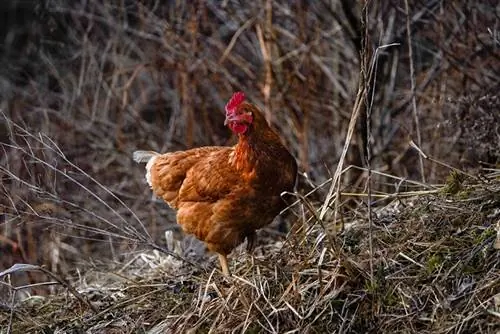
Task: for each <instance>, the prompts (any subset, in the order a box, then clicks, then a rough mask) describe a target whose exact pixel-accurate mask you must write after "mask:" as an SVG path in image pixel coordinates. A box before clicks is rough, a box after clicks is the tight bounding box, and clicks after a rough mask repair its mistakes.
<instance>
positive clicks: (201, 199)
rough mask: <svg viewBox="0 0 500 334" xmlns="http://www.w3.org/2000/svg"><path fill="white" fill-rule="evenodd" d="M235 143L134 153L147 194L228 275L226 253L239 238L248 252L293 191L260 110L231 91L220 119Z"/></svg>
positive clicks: (289, 162)
mask: <svg viewBox="0 0 500 334" xmlns="http://www.w3.org/2000/svg"><path fill="white" fill-rule="evenodd" d="M224 124H225V125H227V126H228V127H229V128H230V129H231V131H232V132H233V133H235V134H236V135H237V136H238V143H237V144H236V145H235V146H233V147H224V146H222V147H221V146H210V147H200V148H195V149H191V150H187V151H178V152H171V153H165V154H159V153H156V152H152V151H136V152H134V155H133V157H134V160H135V161H137V162H146V163H147V164H146V179H147V182H148V183H149V185H150V186H151V188H152V189H153V192H154V193H155V194H156V195H157V196H159V197H161V198H163V199H164V200H165V201H166V202H167V203H168V204H169V205H170V207H172V208H174V209H176V210H177V222H178V223H179V224H180V225H181V226H182V229H183V230H184V232H186V233H189V234H193V235H195V236H196V237H197V238H198V239H200V240H202V241H204V242H205V243H206V245H207V247H208V249H209V250H210V251H213V252H216V253H218V254H219V260H220V264H221V267H222V272H223V273H224V274H225V275H227V276H229V275H230V273H229V267H228V264H227V255H228V254H229V253H231V251H232V250H233V249H234V248H235V247H236V246H238V245H239V244H241V243H242V242H243V241H244V240H245V238H246V239H247V242H248V247H249V249H251V248H252V247H253V244H254V238H255V231H256V230H257V229H260V228H262V227H263V226H265V225H267V224H269V223H271V222H272V221H273V219H274V218H275V217H276V215H278V214H279V212H280V211H281V210H282V209H284V208H285V202H284V201H283V200H282V198H281V193H282V192H284V191H288V192H290V191H293V188H294V185H295V179H296V175H297V164H296V162H295V159H294V157H293V156H292V155H291V154H290V152H289V151H288V150H287V149H286V147H285V146H284V145H283V144H282V143H281V140H280V138H279V135H278V134H277V133H276V131H274V130H273V129H272V128H271V127H270V126H269V124H268V123H267V121H266V119H265V118H264V116H263V115H262V113H261V112H260V110H259V109H258V108H257V107H256V106H254V105H252V104H249V103H247V102H245V95H244V94H243V93H241V92H237V93H235V94H234V95H233V97H232V98H231V100H230V101H229V102H228V104H227V105H226V121H225V123H224Z"/></svg>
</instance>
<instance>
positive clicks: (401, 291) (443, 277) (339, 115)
mask: <svg viewBox="0 0 500 334" xmlns="http://www.w3.org/2000/svg"><path fill="white" fill-rule="evenodd" d="M368 3H369V5H368V6H366V7H365V8H358V7H352V5H350V3H349V2H348V1H334V2H331V3H327V2H324V1H317V2H300V1H299V2H294V3H293V4H290V3H289V2H286V1H267V0H266V1H264V0H262V1H257V2H255V3H252V4H248V5H246V6H244V7H243V6H242V5H241V4H240V3H239V2H236V1H223V2H219V1H202V2H186V3H184V2H174V1H171V2H166V3H160V2H158V3H156V2H152V1H138V2H136V1H130V2H129V1H120V2H109V3H107V4H104V5H103V4H101V3H100V2H98V1H93V0H92V1H81V2H78V1H76V2H72V3H71V4H70V5H68V4H67V3H66V2H63V1H46V2H44V3H43V5H42V4H40V5H39V6H36V7H35V8H31V7H29V8H24V10H25V11H27V13H28V14H26V16H25V17H28V18H31V19H30V20H28V21H29V23H27V24H25V26H24V28H23V29H24V30H22V31H17V30H15V29H14V28H12V27H11V28H12V30H10V31H11V34H10V35H5V36H4V35H1V36H0V38H3V41H4V42H5V43H3V44H2V45H3V46H2V49H0V51H2V52H0V64H2V65H3V66H2V68H0V97H1V99H0V118H1V119H2V121H1V122H0V151H1V152H2V153H1V154H0V162H1V164H0V194H2V195H1V196H0V253H1V258H0V266H1V267H0V268H5V269H7V268H9V267H11V266H12V265H14V264H21V263H25V264H30V265H18V266H14V267H11V269H10V270H8V271H4V272H3V273H1V274H0V276H1V277H0V326H1V328H2V329H1V330H0V332H2V333H3V331H5V332H23V331H31V332H52V331H60V332H72V331H73V332H83V331H89V332H113V331H114V332H151V333H161V332H165V331H171V332H186V331H188V330H190V331H191V332H210V331H211V332H221V331H233V332H250V333H252V332H279V333H282V332H283V333H284V332H290V333H291V332H339V333H340V332H342V333H345V332H353V333H365V332H374V333H375V332H391V331H394V332H401V333H409V332H415V333H416V332H418V333H425V332H428V333H431V332H432V333H460V332H463V333H468V332H477V333H480V332H483V333H495V332H497V331H498V330H500V328H498V326H497V325H496V324H497V323H499V319H498V318H499V314H500V309H499V305H500V302H499V298H500V297H499V293H500V283H499V282H500V277H499V276H500V273H499V269H498V268H499V267H500V264H499V253H498V247H500V246H498V245H499V244H500V240H497V242H498V244H495V241H496V238H495V236H496V230H495V229H496V228H497V229H500V226H497V225H499V224H500V222H499V219H500V218H499V211H498V207H499V189H500V184H499V182H498V180H499V177H500V176H499V174H500V172H499V170H498V166H499V163H500V160H499V159H500V156H499V154H498V152H500V146H499V145H500V137H499V124H500V119H499V117H500V114H499V113H498V108H499V97H498V91H500V80H499V78H500V73H499V69H500V66H498V64H499V63H500V60H499V59H498V52H496V51H497V50H498V48H499V47H500V44H499V38H498V36H499V35H498V24H499V19H498V8H497V7H498V6H497V5H496V2H494V1H488V0H482V1H479V2H477V1H474V2H473V1H466V0H463V1H459V2H449V3H448V2H439V1H419V0H415V1H407V2H405V3H404V4H403V5H402V4H401V2H400V1H386V2H380V1H371V2H368ZM19 6H22V2H19ZM19 22H22V20H20V21H19ZM22 27H23V26H22V25H20V26H16V29H21V28H22ZM7 42H9V43H11V44H8V43H7ZM5 46H10V47H11V48H10V49H6V48H5ZM6 50H7V51H8V52H7V51H6ZM16 52H18V53H16ZM235 90H243V91H245V93H246V94H247V95H248V96H249V98H250V100H251V101H252V102H254V103H256V104H258V105H259V106H261V107H262V109H263V110H265V112H266V116H267V117H268V119H269V120H270V121H271V123H272V124H273V125H274V126H275V127H276V128H277V129H278V131H279V132H280V133H281V134H282V135H283V138H284V140H285V142H286V144H287V145H288V146H289V147H290V149H291V151H292V152H293V153H294V155H295V156H296V157H297V159H298V161H299V164H300V168H301V170H302V171H304V172H305V173H306V174H305V175H306V176H307V177H302V176H301V177H300V180H299V185H298V189H297V193H295V194H291V195H292V196H291V198H292V199H288V200H289V201H290V203H291V206H290V208H289V210H287V212H285V213H284V214H283V215H282V218H280V222H279V225H280V227H279V228H278V229H276V228H269V229H265V230H264V231H261V232H260V240H261V242H260V245H259V247H258V248H257V250H256V253H255V254H254V257H250V256H249V255H246V254H243V253H242V251H241V250H238V251H236V252H235V254H234V255H233V256H232V259H233V263H232V266H233V272H234V273H235V275H234V277H233V278H232V279H230V280H226V279H223V278H222V277H221V275H220V273H219V272H218V271H213V268H214V267H216V262H215V261H214V260H213V259H212V258H211V257H209V255H207V254H206V253H205V251H204V249H203V247H202V246H201V245H200V243H198V242H197V241H196V240H193V239H192V238H184V239H183V240H182V241H181V243H180V245H179V244H177V245H176V241H175V240H172V239H171V236H172V233H171V232H170V231H171V230H175V229H176V227H175V220H174V215H173V213H172V211H170V210H169V209H167V208H166V206H165V205H164V204H163V203H161V202H157V201H152V200H151V198H150V192H149V190H148V189H147V187H146V186H145V183H144V180H143V169H142V168H141V167H138V166H136V165H135V164H134V163H133V161H132V159H131V157H130V154H131V152H132V151H134V150H136V149H139V148H140V149H148V148H150V149H154V150H158V151H166V150H177V149H186V148H190V147H194V146H200V145H212V144H230V143H231V141H232V140H233V139H231V138H230V137H229V132H228V131H227V129H225V128H224V127H223V125H222V123H223V121H222V119H223V113H222V110H223V105H224V103H225V101H226V100H227V98H228V97H229V96H230V95H231V94H232V92H233V91H235ZM365 144H367V145H365ZM366 158H368V159H366ZM445 180H446V181H445ZM294 200H295V202H294ZM292 203H293V204H292ZM285 225H286V226H285ZM283 226H285V228H283ZM287 227H288V228H287ZM166 229H167V230H168V232H167V233H165V230H166ZM284 229H285V230H287V231H288V230H289V232H288V233H283V230H284ZM174 234H175V233H174ZM285 234H286V236H285ZM174 246H175V247H174ZM495 247H497V248H495ZM4 328H5V330H4Z"/></svg>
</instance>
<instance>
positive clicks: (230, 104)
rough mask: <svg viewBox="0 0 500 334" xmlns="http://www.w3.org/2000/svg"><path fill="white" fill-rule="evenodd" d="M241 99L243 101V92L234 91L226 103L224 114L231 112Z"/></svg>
mask: <svg viewBox="0 0 500 334" xmlns="http://www.w3.org/2000/svg"><path fill="white" fill-rule="evenodd" d="M243 101H245V93H243V92H236V93H234V94H233V96H232V97H231V100H229V102H228V103H227V104H226V114H227V113H230V112H232V111H233V110H234V109H235V108H236V107H238V106H239V105H240V104H241V103H242V102H243Z"/></svg>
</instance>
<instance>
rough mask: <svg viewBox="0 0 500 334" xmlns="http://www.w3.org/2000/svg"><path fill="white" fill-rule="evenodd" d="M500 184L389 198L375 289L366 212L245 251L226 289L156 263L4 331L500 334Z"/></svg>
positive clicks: (36, 307)
mask: <svg viewBox="0 0 500 334" xmlns="http://www.w3.org/2000/svg"><path fill="white" fill-rule="evenodd" d="M499 175H500V170H496V171H494V172H492V173H490V174H489V175H486V176H485V178H484V180H483V182H480V183H475V182H473V181H471V180H467V179H466V180H463V179H462V181H457V179H456V176H455V177H451V178H450V180H449V183H448V184H447V185H444V186H443V187H440V191H439V192H438V193H435V194H427V195H426V194H421V195H415V194H413V195H412V197H409V198H404V197H405V196H406V194H405V193H401V194H392V195H390V194H387V195H386V196H387V197H386V198H387V199H389V201H388V203H387V204H386V205H383V206H380V207H379V208H378V209H376V211H375V212H374V221H373V224H374V227H373V230H372V233H373V235H372V238H373V252H374V253H373V259H372V260H373V266H374V270H375V275H374V277H371V275H370V266H369V262H370V259H371V258H372V256H371V255H370V253H369V252H368V251H367V250H368V244H367V243H368V234H369V229H368V226H367V223H366V220H365V219H363V218H362V217H363V216H364V215H365V214H366V212H358V213H357V215H354V216H351V217H350V218H347V217H345V223H346V228H345V230H344V231H337V233H336V234H334V233H333V231H325V230H324V229H323V227H321V225H320V224H318V223H317V222H314V221H310V222H303V223H302V224H300V223H297V224H296V225H295V226H294V228H293V231H292V232H290V233H289V235H288V238H287V239H286V241H281V242H273V243H268V244H267V245H265V246H261V247H259V248H258V249H257V251H256V253H255V254H254V256H249V255H248V254H245V253H243V251H242V249H240V250H239V251H237V252H236V253H235V254H234V255H233V257H232V259H233V261H232V263H233V264H232V265H233V268H234V270H233V272H234V276H233V277H231V278H230V279H227V278H224V277H222V276H221V275H220V273H218V272H215V271H211V272H206V271H200V270H197V269H194V268H192V267H190V266H189V265H185V264H183V263H182V262H180V261H178V260H175V259H174V258H172V257H168V256H167V257H166V256H165V255H162V254H160V253H158V252H155V251H152V252H151V251H148V252H144V253H141V254H138V255H137V256H134V257H133V258H132V257H131V258H130V261H128V262H127V264H126V266H124V265H115V266H114V268H113V267H110V266H104V267H102V266H94V267H93V268H91V269H88V271H86V272H85V273H84V274H82V275H81V276H80V277H79V278H76V277H75V278H74V279H73V281H72V282H71V284H72V285H73V286H75V288H76V290H78V292H79V294H80V295H81V296H82V297H80V299H81V298H84V299H85V300H87V301H89V302H90V303H91V304H92V305H93V306H94V308H95V309H97V311H93V310H92V309H90V308H89V306H88V305H87V303H86V302H81V301H79V299H77V298H75V297H74V296H73V295H71V294H59V295H56V296H51V297H35V296H33V297H31V298H27V299H25V300H24V301H23V302H22V303H15V304H7V305H4V309H3V311H1V313H0V321H1V323H2V324H3V325H5V326H7V325H10V326H12V330H13V331H14V332H26V331H28V332H31V331H38V332H45V331H48V330H50V331H60V332H70V331H73V330H86V331H90V332H99V331H100V330H106V331H113V330H114V331H117V332H137V331H140V332H146V331H147V332H149V333H164V332H172V333H184V332H186V330H191V331H194V332H217V333H218V332H227V331H230V332H245V333H246V332H269V333H284V332H290V331H291V332H315V333H316V332H317V333H323V332H354V333H367V332H398V333H416V332H418V333H495V332H496V331H498V330H500V325H499V323H500V322H499V317H500V309H499V307H500V305H499V302H498V298H499V293H500V270H499V268H500V253H499V252H498V248H497V249H495V240H496V239H497V231H496V230H495V227H496V225H498V224H500V220H499V219H500V211H499V210H498V208H499V207H500V183H499V182H498V177H499ZM452 183H459V184H460V190H459V191H454V194H450V193H449V189H450V187H449V185H450V184H452ZM451 188H455V187H451ZM359 195H363V194H359ZM365 195H366V194H365ZM298 208H299V207H297V209H298ZM329 226H330V224H329ZM326 234H330V238H333V239H334V241H335V243H336V244H337V245H338V247H337V248H338V251H337V252H335V251H334V250H333V249H332V247H330V245H329V243H328V242H327V238H326ZM209 265H210V266H215V265H216V261H215V259H214V261H211V263H210V264H209ZM13 291H16V290H14V289H12V290H11V292H13ZM12 298H13V296H12ZM12 300H13V299H12Z"/></svg>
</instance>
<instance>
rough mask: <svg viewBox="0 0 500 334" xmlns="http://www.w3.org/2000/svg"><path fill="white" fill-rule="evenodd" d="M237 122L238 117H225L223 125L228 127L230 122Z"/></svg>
mask: <svg viewBox="0 0 500 334" xmlns="http://www.w3.org/2000/svg"><path fill="white" fill-rule="evenodd" d="M237 120H239V117H238V116H236V115H227V116H226V120H225V121H224V125H228V124H229V123H230V122H233V121H237Z"/></svg>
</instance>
